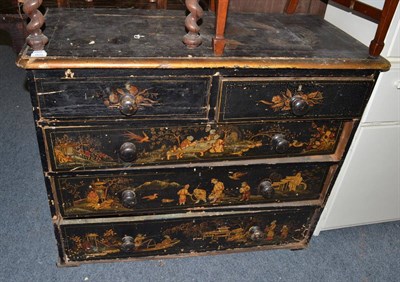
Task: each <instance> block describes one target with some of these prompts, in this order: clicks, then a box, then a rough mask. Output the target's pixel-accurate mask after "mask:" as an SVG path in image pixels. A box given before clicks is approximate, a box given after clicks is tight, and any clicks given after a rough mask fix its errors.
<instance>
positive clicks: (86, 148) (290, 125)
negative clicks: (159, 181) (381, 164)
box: [45, 120, 344, 171]
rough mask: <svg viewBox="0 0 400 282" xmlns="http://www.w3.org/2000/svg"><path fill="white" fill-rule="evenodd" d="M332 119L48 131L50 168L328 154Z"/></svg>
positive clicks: (335, 136) (336, 129)
mask: <svg viewBox="0 0 400 282" xmlns="http://www.w3.org/2000/svg"><path fill="white" fill-rule="evenodd" d="M343 126H344V123H343V122H342V121H335V120H322V121H296V122H295V121H293V122H271V123H252V124H234V125H232V124H231V125H219V126H216V127H215V128H211V127H209V126H207V125H191V126H168V127H145V128H138V127H137V126H134V125H128V126H126V127H123V128H119V129H118V128H115V127H87V128H84V127H80V128H68V127H65V128H63V127H59V128H52V127H49V128H47V129H45V135H46V137H47V138H46V139H47V143H48V146H49V148H48V151H49V152H50V161H51V165H52V168H53V170H55V171H56V170H87V169H96V168H118V167H119V168H121V167H130V166H140V165H155V164H176V163H187V162H188V161H190V162H202V161H214V160H241V159H260V158H265V157H290V156H305V155H316V154H333V153H334V152H335V149H336V145H337V143H338V140H339V139H340V138H339V137H340V135H341V132H342V128H343Z"/></svg>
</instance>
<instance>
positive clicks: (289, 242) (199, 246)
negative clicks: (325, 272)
mask: <svg viewBox="0 0 400 282" xmlns="http://www.w3.org/2000/svg"><path fill="white" fill-rule="evenodd" d="M315 212H316V208H315V207H303V208H292V209H287V210H282V209H281V210H279V209H275V210H260V211H257V210H254V211H249V212H242V213H235V212H226V213H223V214H221V213H219V214H217V213H192V214H186V215H185V216H182V217H181V216H178V217H176V215H168V217H166V218H155V217H152V216H143V217H140V218H137V217H136V218H108V219H102V220H101V222H99V221H100V220H99V221H89V220H88V221H85V220H79V221H77V220H75V221H74V220H70V221H64V223H63V225H61V227H60V229H61V236H62V241H63V245H64V250H65V257H64V258H63V259H64V262H69V263H73V262H84V261H91V260H109V259H129V258H138V257H158V256H165V255H184V254H191V255H193V254H194V253H202V252H213V251H224V250H229V251H235V250H236V251H239V250H243V249H247V250H249V249H250V250H251V249H260V247H264V248H265V249H268V248H292V249H299V248H302V247H304V246H305V244H306V242H307V239H308V238H309V236H310V223H311V222H312V220H313V216H314V215H315ZM76 223H77V224H76Z"/></svg>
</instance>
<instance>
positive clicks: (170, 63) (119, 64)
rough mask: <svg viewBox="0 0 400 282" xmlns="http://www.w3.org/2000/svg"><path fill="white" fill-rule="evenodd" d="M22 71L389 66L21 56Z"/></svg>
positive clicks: (385, 66)
mask: <svg viewBox="0 0 400 282" xmlns="http://www.w3.org/2000/svg"><path fill="white" fill-rule="evenodd" d="M16 64H17V66H18V67H21V68H24V69H71V68H78V69H91V68H94V69H99V68H107V69H123V68H126V69H133V68H137V69H146V68H150V69H195V68H197V69H198V68H200V69H204V68H243V69H354V70H363V69H375V70H381V71H387V70H389V69H390V63H389V62H388V61H387V60H386V59H384V58H382V57H379V58H376V59H372V58H365V59H357V60H353V59H346V58H329V59H326V58H286V57H284V58H283V57H282V58H281V57H272V58H268V57H251V58H250V57H246V58H244V57H225V58H221V57H201V58H200V57H176V58H77V57H71V58H65V57H45V58H32V57H30V56H28V55H26V52H24V53H22V54H21V55H20V56H19V57H18V59H17V62H16Z"/></svg>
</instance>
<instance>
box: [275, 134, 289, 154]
mask: <svg viewBox="0 0 400 282" xmlns="http://www.w3.org/2000/svg"><path fill="white" fill-rule="evenodd" d="M272 146H273V147H274V149H275V151H276V152H277V153H279V154H283V153H286V152H287V150H288V149H289V142H288V141H287V140H286V139H285V136H283V134H276V135H274V137H272Z"/></svg>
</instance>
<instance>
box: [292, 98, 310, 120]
mask: <svg viewBox="0 0 400 282" xmlns="http://www.w3.org/2000/svg"><path fill="white" fill-rule="evenodd" d="M290 108H291V109H292V113H293V114H294V115H296V116H303V115H305V114H306V113H307V112H308V109H309V108H310V106H309V105H308V103H307V101H306V100H304V99H303V98H302V97H301V96H298V95H297V96H294V97H293V98H292V99H291V101H290Z"/></svg>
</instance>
